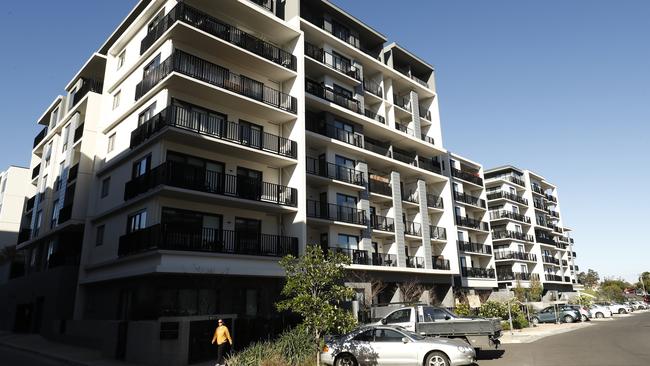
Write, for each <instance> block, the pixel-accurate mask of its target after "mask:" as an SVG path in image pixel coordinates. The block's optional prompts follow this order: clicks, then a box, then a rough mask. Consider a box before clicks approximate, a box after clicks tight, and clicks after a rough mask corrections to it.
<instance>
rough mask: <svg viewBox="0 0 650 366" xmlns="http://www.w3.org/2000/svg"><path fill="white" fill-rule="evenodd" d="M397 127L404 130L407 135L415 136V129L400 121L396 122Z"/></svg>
mask: <svg viewBox="0 0 650 366" xmlns="http://www.w3.org/2000/svg"><path fill="white" fill-rule="evenodd" d="M395 129H396V130H398V131H401V132H404V133H405V134H407V135H410V136H413V137H415V130H414V129H412V128H410V127H408V126H406V125H404V124H401V123H398V122H395Z"/></svg>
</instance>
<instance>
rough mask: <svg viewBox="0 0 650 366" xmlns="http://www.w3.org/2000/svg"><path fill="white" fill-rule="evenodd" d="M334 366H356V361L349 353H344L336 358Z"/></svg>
mask: <svg viewBox="0 0 650 366" xmlns="http://www.w3.org/2000/svg"><path fill="white" fill-rule="evenodd" d="M334 366H357V360H356V359H355V358H354V356H352V355H351V354H349V353H344V354H342V355H340V356H337V357H336V361H334Z"/></svg>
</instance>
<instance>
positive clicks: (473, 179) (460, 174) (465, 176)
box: [451, 168, 483, 186]
mask: <svg viewBox="0 0 650 366" xmlns="http://www.w3.org/2000/svg"><path fill="white" fill-rule="evenodd" d="M451 175H452V176H454V177H456V178H460V179H462V180H464V181H467V182H470V183H474V184H477V185H479V186H482V185H483V179H481V177H479V176H478V175H476V174H474V173H470V172H466V171H464V170H460V169H456V168H451Z"/></svg>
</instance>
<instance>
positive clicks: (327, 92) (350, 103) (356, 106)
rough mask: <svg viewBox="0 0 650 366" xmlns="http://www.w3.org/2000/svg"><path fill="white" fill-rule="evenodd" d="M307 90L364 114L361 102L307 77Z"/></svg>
mask: <svg viewBox="0 0 650 366" xmlns="http://www.w3.org/2000/svg"><path fill="white" fill-rule="evenodd" d="M305 91H306V92H307V93H309V94H312V95H315V96H317V97H319V98H322V99H325V100H326V101H328V102H332V103H334V104H336V105H339V106H341V107H343V108H346V109H349V110H351V111H352V112H355V113H360V114H363V110H362V109H361V103H360V102H359V101H358V100H356V99H354V98H352V97H349V96H347V95H345V94H342V93H338V92H337V91H335V90H334V89H332V88H330V87H328V86H324V85H322V84H319V83H317V82H315V81H313V80H309V79H305Z"/></svg>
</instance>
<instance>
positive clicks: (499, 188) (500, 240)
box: [485, 166, 576, 291]
mask: <svg viewBox="0 0 650 366" xmlns="http://www.w3.org/2000/svg"><path fill="white" fill-rule="evenodd" d="M485 178H486V182H485V184H486V187H487V198H488V208H489V214H490V222H491V225H492V241H493V243H494V258H495V262H496V265H497V279H498V281H499V287H502V288H506V287H512V286H515V285H516V283H517V282H519V283H520V284H521V285H522V286H523V287H527V286H529V285H530V281H531V280H533V279H536V280H539V281H540V282H541V283H542V285H543V287H544V289H545V290H561V291H571V290H572V289H573V284H574V283H576V278H575V273H572V272H571V269H570V266H571V265H574V264H573V260H572V258H573V256H572V255H571V254H572V253H573V252H572V251H571V250H567V247H568V246H569V245H570V244H571V243H570V238H569V237H568V235H567V233H565V229H564V225H563V224H562V217H561V215H560V204H559V200H558V193H557V187H556V186H555V185H553V184H551V183H549V182H548V181H546V180H545V179H544V177H542V176H541V175H539V174H536V173H533V172H531V171H529V170H522V169H519V168H516V167H513V166H504V167H499V168H494V169H490V170H488V171H487V172H486V174H485ZM569 262H571V264H570V263H569Z"/></svg>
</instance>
